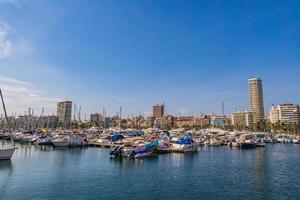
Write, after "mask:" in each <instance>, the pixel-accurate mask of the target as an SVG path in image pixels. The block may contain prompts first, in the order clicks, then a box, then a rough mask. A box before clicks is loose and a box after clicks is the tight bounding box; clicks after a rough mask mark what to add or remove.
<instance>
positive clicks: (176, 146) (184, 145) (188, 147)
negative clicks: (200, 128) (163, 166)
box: [172, 135, 198, 152]
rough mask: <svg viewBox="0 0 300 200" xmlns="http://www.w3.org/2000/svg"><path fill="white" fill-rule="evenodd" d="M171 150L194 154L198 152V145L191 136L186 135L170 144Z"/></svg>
mask: <svg viewBox="0 0 300 200" xmlns="http://www.w3.org/2000/svg"><path fill="white" fill-rule="evenodd" d="M172 150H173V151H176V152H195V151H198V143H196V142H194V141H193V139H192V138H191V136H189V135H186V136H184V137H183V138H182V139H180V140H178V141H176V142H175V143H173V144H172Z"/></svg>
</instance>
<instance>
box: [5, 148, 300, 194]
mask: <svg viewBox="0 0 300 200" xmlns="http://www.w3.org/2000/svg"><path fill="white" fill-rule="evenodd" d="M299 197H300V145H292V144H288V145H284V144H270V145H268V146H267V147H266V148H258V149H256V150H237V149H229V148H227V147H214V148H202V149H201V151H200V152H198V153H193V154H166V155H159V156H157V157H152V158H147V159H144V160H127V159H122V160H116V159H111V158H109V149H100V148H79V149H53V148H45V147H35V146H30V145H19V149H18V150H17V151H16V152H15V154H14V156H13V158H12V160H11V161H0V199H24V200H25V199H26V200H27V199H173V200H177V199H223V200H224V199H299Z"/></svg>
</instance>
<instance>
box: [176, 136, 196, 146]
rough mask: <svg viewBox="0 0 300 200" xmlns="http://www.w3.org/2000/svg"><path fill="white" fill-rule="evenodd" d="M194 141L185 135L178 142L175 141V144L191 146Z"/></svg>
mask: <svg viewBox="0 0 300 200" xmlns="http://www.w3.org/2000/svg"><path fill="white" fill-rule="evenodd" d="M193 142H194V141H193V139H192V138H191V137H190V136H187V135H185V136H184V137H183V138H181V139H180V140H178V141H176V142H175V144H192V143H193Z"/></svg>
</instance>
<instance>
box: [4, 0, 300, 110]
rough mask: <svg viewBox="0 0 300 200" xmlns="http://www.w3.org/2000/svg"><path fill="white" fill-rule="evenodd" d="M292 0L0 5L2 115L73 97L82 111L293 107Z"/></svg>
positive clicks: (296, 55) (36, 0)
mask: <svg viewBox="0 0 300 200" xmlns="http://www.w3.org/2000/svg"><path fill="white" fill-rule="evenodd" d="M299 10H300V2H299V1H293V0H290V1H278V0H273V1H264V0H257V1H255V0H245V1H241V0H230V1H225V0H224V1H213V0H212V1H199V0H195V1H192V0H189V1H186V0H161V1H151V0H126V1H123V0H118V1H116V0H94V1H93V0H91V1H83V0H81V1H78V0H69V1H62V0H56V1H55V0H51V1H44V0H0V85H1V87H2V88H3V90H4V92H5V94H6V98H7V102H8V103H7V104H8V105H9V110H10V111H11V112H24V110H25V109H26V108H27V107H33V108H34V109H35V111H36V113H37V114H39V113H40V111H41V109H42V106H45V107H46V112H48V113H52V112H55V106H56V101H58V100H64V99H68V100H73V101H74V102H75V103H76V104H78V105H81V106H82V109H83V110H84V113H86V114H87V115H88V114H89V113H91V112H97V111H98V112H100V111H101V110H102V108H103V107H105V108H106V111H107V113H110V114H114V113H116V112H117V111H118V110H119V107H120V106H122V107H123V111H124V113H125V115H135V114H139V113H142V114H145V115H148V114H150V113H151V106H152V105H153V104H156V103H162V102H165V103H166V106H167V111H168V112H169V113H171V114H175V115H179V114H181V115H188V114H199V113H200V112H205V113H209V114H211V113H216V114H220V113H221V102H222V101H224V103H225V109H226V113H227V114H229V113H230V112H232V111H235V110H237V109H240V108H242V107H245V108H247V107H248V90H247V79H248V78H250V77H252V76H259V77H261V78H262V79H263V81H264V90H265V106H266V110H268V109H269V107H270V105H271V104H278V103H285V102H292V103H300V102H299V97H300V89H299V73H300V12H299Z"/></svg>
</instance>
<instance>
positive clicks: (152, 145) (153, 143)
mask: <svg viewBox="0 0 300 200" xmlns="http://www.w3.org/2000/svg"><path fill="white" fill-rule="evenodd" d="M158 145H159V142H158V140H156V141H154V142H151V143H149V144H146V147H147V148H155V147H158Z"/></svg>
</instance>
